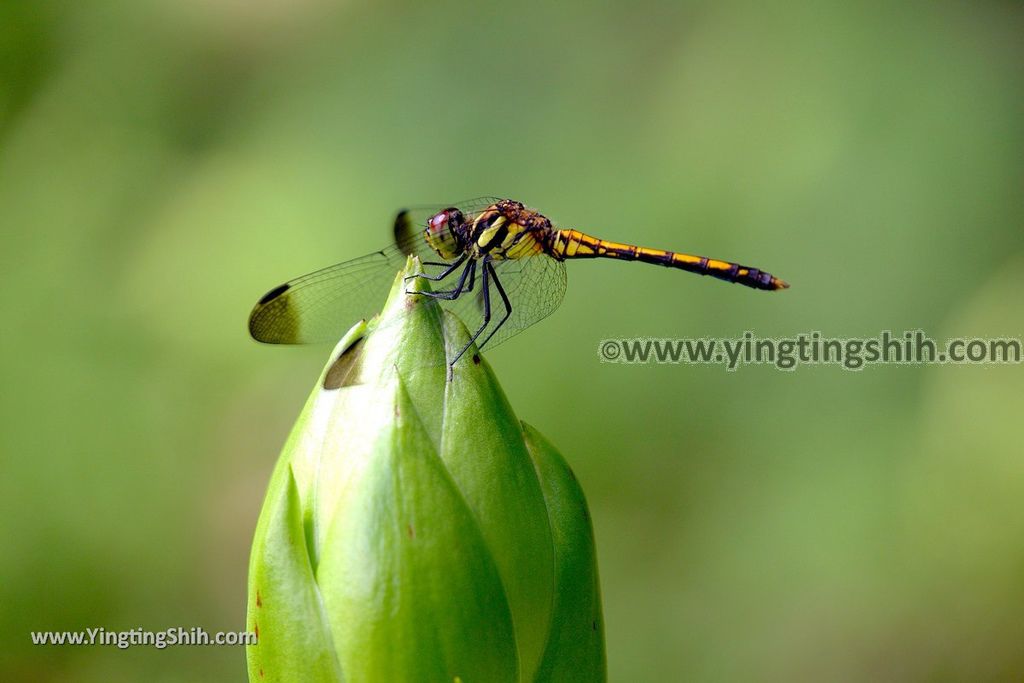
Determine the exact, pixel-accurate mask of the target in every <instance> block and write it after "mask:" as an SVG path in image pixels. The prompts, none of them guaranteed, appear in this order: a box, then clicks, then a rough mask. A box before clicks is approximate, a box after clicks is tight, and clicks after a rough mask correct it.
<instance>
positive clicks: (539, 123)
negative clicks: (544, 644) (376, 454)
mask: <svg viewBox="0 0 1024 683" xmlns="http://www.w3.org/2000/svg"><path fill="white" fill-rule="evenodd" d="M1022 29H1024V7H1022V5H1021V4H1020V3H1017V2H1010V1H1008V0H1004V1H1002V2H971V3H968V2H962V3H948V2H908V3H882V2H867V3H818V2H801V1H800V0H793V1H790V2H785V3H735V4H734V3H712V2H669V1H666V2H652V1H641V2H632V3H619V4H606V3H584V2H563V3H546V2H536V3H530V4H524V5H518V4H509V3H506V4H501V5H490V4H484V3H469V2H466V3H456V2H437V3H430V4H424V5H420V4H418V3H408V4H406V3H402V2H390V3H379V4H369V3H355V2H351V3H342V2H333V1H329V0H298V1H295V0H291V1H289V0H254V1H252V2H243V1H242V0H146V1H144V2H135V3H126V2H80V3H75V2H17V1H13V0H6V1H5V2H3V3H0V235H2V237H0V239H2V243H0V264H2V267H0V279H2V288H0V306H2V311H3V327H2V329H0V364H2V366H0V368H2V377H0V381H2V391H0V407H2V409H0V416H2V417H0V419H2V423H0V456H2V459H0V464H2V468H3V469H2V476H0V501H2V503H0V504H2V508H0V533H2V536H0V538H2V540H3V550H2V552H0V680H3V681H5V682H7V681H15V682H17V681H74V682H79V681H82V682H86V681H88V682H91V681H137V680H138V681H141V680H145V681H157V682H172V681H174V682H176V681H200V680H206V681H228V680H242V679H243V677H244V653H243V651H242V649H241V648H176V649H167V650H163V651H156V650H153V649H150V648H141V647H140V648H133V649H130V650H127V651H121V650H117V649H113V648H101V647H95V648H85V647H83V648H70V647H65V648H55V647H34V646H32V645H31V644H30V641H29V635H28V632H29V630H37V629H39V630H41V629H48V630H49V629H82V628H86V627H89V626H103V627H104V628H106V629H108V630H120V629H128V628H145V629H152V630H162V629H165V628H168V627H173V626H179V625H180V626H185V627H190V626H202V627H203V628H205V629H207V630H209V631H216V630H236V629H241V628H244V609H245V606H244V601H245V583H246V566H247V561H248V550H249V543H250V540H251V534H252V531H253V528H254V525H255V522H256V516H257V513H258V510H259V507H260V504H261V498H262V495H263V491H264V487H265V485H266V482H267V480H268V478H269V475H270V470H271V467H272V464H273V462H274V460H275V458H276V456H277V453H278V451H279V449H280V447H281V445H282V443H283V441H284V438H285V435H286V434H287V432H288V429H289V427H290V425H291V422H292V421H293V420H294V418H295V417H296V416H297V414H298V411H299V408H300V407H301V405H302V403H303V401H304V399H305V397H306V395H307V394H308V392H309V390H310V389H311V387H312V384H313V382H314V379H315V377H316V375H317V373H318V372H319V369H320V367H321V365H322V363H323V362H324V360H325V358H326V354H327V353H328V349H327V348H322V347H321V348H316V347H314V348H301V349H294V348H292V349H288V348H270V347H264V346H260V345H257V344H255V343H253V342H251V341H250V340H249V339H248V338H247V335H246V330H245V320H246V317H247V315H248V312H249V309H250V307H251V306H252V304H253V303H254V302H255V300H256V298H258V297H259V296H260V295H261V294H262V293H263V292H265V291H266V290H267V289H268V288H270V287H271V286H273V285H275V284H277V283H278V282H280V281H282V280H285V279H288V278H290V277H294V276H296V275H299V274H301V273H304V272H306V271H309V270H312V269H315V268H317V267H320V266H323V265H327V264H330V263H333V262H336V261H340V260H344V259H346V258H350V257H354V256H358V255H361V254H363V253H366V252H369V251H373V250H375V249H377V248H379V247H381V246H383V245H384V244H386V242H387V238H388V236H389V229H390V220H391V216H392V213H393V211H394V210H395V209H397V208H399V207H400V206H402V205H404V204H409V203H423V202H428V203H436V202H445V201H450V200H453V199H461V198H464V197H469V196H475V195H480V194H500V195H506V196H511V197H515V198H518V199H522V200H524V201H526V202H527V203H528V204H531V205H533V206H536V207H538V208H540V209H541V210H543V211H544V212H545V213H547V214H548V215H550V216H552V217H553V218H554V219H556V220H558V221H560V222H562V223H564V224H565V225H568V226H572V227H579V228H582V229H586V230H589V231H591V232H593V233H595V234H597V235H599V236H603V237H608V238H611V239H618V240H623V241H632V242H637V243H640V244H645V245H650V246H656V247H665V248H675V249H680V250H687V251H692V252H695V253H701V254H708V255H711V256H717V257H722V258H734V259H737V260H741V261H743V262H745V263H750V264H753V265H756V266H763V267H765V268H767V269H769V270H771V271H772V272H774V273H776V274H777V275H779V276H781V277H783V278H785V279H786V280H789V281H790V282H791V283H792V284H793V288H792V289H791V290H789V291H788V292H785V293H783V294H777V295H765V294H762V293H757V292H752V291H750V290H746V289H744V288H741V287H730V286H726V285H724V284H721V283H716V282H714V281H711V280H709V279H701V278H697V277H693V276H689V275H684V274H681V273H676V272H671V271H668V270H665V269H660V268H654V267H643V266H640V265H634V264H622V263H615V262H597V261H590V262H579V263H571V264H569V274H570V286H569V292H568V295H567V298H566V301H565V303H564V304H563V306H562V308H561V309H560V310H559V311H558V312H557V313H556V314H555V315H553V316H552V317H551V318H549V319H547V320H546V321H544V322H542V323H541V324H539V325H537V326H535V327H533V328H531V329H530V330H529V331H527V332H525V333H524V334H522V335H520V336H518V337H516V338H515V339H514V340H512V341H510V342H508V343H507V344H505V345H503V346H501V347H499V348H497V349H495V350H494V351H493V352H491V353H489V354H488V358H489V360H490V361H491V363H492V364H493V366H494V367H495V370H496V372H497V373H498V376H499V378H500V379H501V380H502V382H503V385H504V387H505V389H506V391H507V393H508V395H509V398H510V400H511V402H512V404H513V405H514V406H515V407H516V410H517V411H518V413H519V415H520V417H522V418H523V419H524V420H526V421H528V422H530V423H532V424H533V425H535V426H536V427H537V428H538V429H540V430H541V431H542V432H543V433H544V434H545V435H547V436H548V437H549V438H551V439H552V440H553V441H554V442H555V443H556V444H558V445H559V447H560V448H561V450H562V451H563V453H564V454H565V456H566V457H567V459H568V460H569V461H570V462H571V463H572V465H573V467H574V468H575V471H576V473H577V475H578V477H579V479H580V480H581V481H582V483H583V486H584V488H585V490H586V492H587V495H588V498H589V501H590V505H591V509H592V512H593V520H594V527H595V532H596V537H597V543H598V551H599V559H600V571H601V577H602V589H603V595H604V604H605V611H606V619H607V640H608V661H609V671H610V678H611V680H613V681H677V680H721V681H734V680H807V681H820V680H868V679H871V680H878V679H886V680H929V681H934V680H1010V679H1014V680H1020V678H1021V676H1022V674H1024V458H1022V455H1024V448H1022V437H1024V426H1022V420H1021V415H1022V413H1024V374H1022V370H1021V368H1020V366H1002V367H977V366H975V367H965V366H960V367H953V366H930V367H901V366H884V367H883V366H878V367H869V368H867V369H865V370H863V371H861V372H850V371H844V370H842V369H840V368H837V367H805V368H800V369H797V370H796V371H793V372H780V371H777V370H774V369H772V368H770V367H744V368H741V369H740V370H739V371H737V372H732V373H730V372H726V371H725V370H724V369H723V368H722V367H720V366H707V367H694V366H685V365H678V366H675V365H668V366H656V365H651V366H618V365H606V364H601V363H599V362H598V359H597V353H596V349H597V343H598V340H600V339H602V338H606V337H616V336H632V337H636V336H667V337H680V336H694V337H703V336H728V337H736V336H740V335H742V333H743V331H745V330H751V331H753V332H755V333H756V334H757V335H759V336H791V335H795V334H797V333H799V332H810V331H813V330H820V331H821V332H822V333H823V334H825V335H831V336H841V337H842V336H846V337H850V336H873V335H877V334H878V333H879V332H880V331H881V330H883V329H892V330H895V331H897V332H902V331H903V330H907V329H918V328H920V329H923V330H925V331H926V332H928V333H929V334H931V335H932V336H934V337H937V338H946V337H963V336H985V335H1011V336H1024V335H1022V332H1024V303H1022V302H1024V298H1022V295H1021V292H1022V291H1024V231H1022V227H1024V201H1022V196H1024V144H1022V143H1024V88H1022V85H1024V67H1022V64H1024V61H1022V53H1024V42H1022V41H1021V40H1020V36H1021V35H1024V31H1022ZM339 332H340V330H339Z"/></svg>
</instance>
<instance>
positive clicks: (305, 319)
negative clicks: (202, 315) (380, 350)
mask: <svg viewBox="0 0 1024 683" xmlns="http://www.w3.org/2000/svg"><path fill="white" fill-rule="evenodd" d="M409 254H413V255H416V256H419V257H420V259H421V260H431V259H434V260H437V254H436V253H435V252H434V251H433V250H432V249H431V248H430V246H429V245H428V244H427V243H426V241H425V240H424V239H423V237H422V235H415V234H410V235H409V236H407V237H406V238H404V239H403V240H402V241H401V242H398V243H396V244H394V245H392V246H390V247H387V248H385V249H381V250H380V251H377V252H374V253H372V254H367V255H366V256H361V257H359V258H356V259H352V260H351V261H345V262H343V263H338V264H335V265H333V266H329V267H327V268H323V269H321V270H317V271H314V272H312V273H309V274H307V275H303V276H302V277H298V278H295V279H294V280H289V281H288V282H286V283H284V284H283V285H278V286H277V287H275V288H274V289H272V290H270V291H269V292H267V293H266V294H264V295H263V298H261V299H260V300H259V302H258V303H257V304H256V306H255V308H253V310H252V313H251V314H250V315H249V334H251V335H252V337H253V339H255V340H257V341H261V342H264V343H266V344H312V343H317V342H330V341H337V340H338V339H339V338H340V337H341V335H342V334H344V332H345V330H347V329H348V328H349V327H350V326H351V325H353V324H355V322H356V321H358V320H360V319H363V320H366V319H369V318H370V317H372V316H374V315H376V313H377V312H378V311H379V310H380V307H381V306H382V305H383V304H384V299H385V297H386V296H387V293H388V290H389V289H390V287H391V284H392V283H393V282H394V279H395V276H396V275H397V274H398V271H399V270H401V269H402V268H403V267H404V266H405V260H406V256H407V255H409Z"/></svg>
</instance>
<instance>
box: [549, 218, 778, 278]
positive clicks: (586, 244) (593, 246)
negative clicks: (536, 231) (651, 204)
mask: <svg viewBox="0 0 1024 683" xmlns="http://www.w3.org/2000/svg"><path fill="white" fill-rule="evenodd" d="M548 252H549V253H550V254H551V255H552V256H554V257H555V258H557V259H571V258H614V259H621V260H623V261H640V262H642V263H653V264H656V265H661V266H667V267H669V268H679V269H680V270H685V271H688V272H691V273H698V274H700V275H710V276H711V277H715V278H718V279H719V280H725V281H726V282H735V283H737V284H741V285H745V286H747V287H753V288H754V289H764V290H775V289H786V288H787V287H789V285H788V284H787V283H785V282H783V281H782V280H780V279H778V278H777V277H775V276H773V275H772V274H771V273H766V272H765V271H763V270H760V269H758V268H752V267H750V266H743V265H740V264H738V263H733V262H731V261H720V260H718V259H712V258H707V257H706V256H693V255H692V254H681V253H679V252H674V251H665V250H664V249H650V248H648V247H638V246H635V245H632V244H622V243H620V242H609V241H608V240H602V239H598V238H596V237H591V236H590V235H587V234H585V233H582V232H580V231H579V230H558V231H555V232H554V233H553V234H552V238H551V240H550V243H549V246H548Z"/></svg>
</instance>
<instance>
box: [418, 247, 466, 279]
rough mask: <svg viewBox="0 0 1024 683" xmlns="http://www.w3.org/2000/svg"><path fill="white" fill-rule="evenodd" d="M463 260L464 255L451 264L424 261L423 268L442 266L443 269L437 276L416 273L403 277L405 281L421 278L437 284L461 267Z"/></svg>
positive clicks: (464, 258)
mask: <svg viewBox="0 0 1024 683" xmlns="http://www.w3.org/2000/svg"><path fill="white" fill-rule="evenodd" d="M465 260H466V254H465V253H463V254H462V255H461V256H459V258H457V259H455V260H454V261H452V262H451V263H438V262H436V261H424V262H423V263H422V264H421V265H424V266H444V267H445V269H444V270H443V271H442V272H440V273H438V274H437V275H427V274H426V273H416V274H415V275H407V276H406V277H405V279H406V280H411V279H413V278H414V277H421V278H423V279H425V280H432V281H434V282H438V281H440V280H443V279H445V278H446V277H448V276H449V275H451V274H452V272H454V271H455V269H456V268H458V267H459V266H461V265H462V262H463V261H465Z"/></svg>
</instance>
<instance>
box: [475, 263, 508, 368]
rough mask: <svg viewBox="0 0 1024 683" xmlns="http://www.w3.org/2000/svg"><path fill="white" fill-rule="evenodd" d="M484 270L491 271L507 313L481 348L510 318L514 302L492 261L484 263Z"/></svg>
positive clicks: (482, 344) (481, 346)
mask: <svg viewBox="0 0 1024 683" xmlns="http://www.w3.org/2000/svg"><path fill="white" fill-rule="evenodd" d="M484 270H486V271H490V274H491V280H492V281H493V282H494V286H495V288H497V290H498V294H500V295H501V302H502V303H503V304H505V315H504V316H503V317H502V319H501V320H499V321H498V324H497V325H495V326H494V329H492V330H491V333H490V334H488V335H487V337H486V338H485V339H484V341H483V343H481V344H480V348H483V347H485V346H487V342H489V341H491V337H493V336H494V333H495V332H497V331H498V330H499V329H500V328H501V326H502V325H504V324H505V321H507V320H508V318H509V316H510V315H512V304H511V302H509V300H508V295H507V294H505V288H504V287H502V286H501V281H500V280H498V274H497V273H496V272H494V266H493V265H491V262H490V261H488V262H486V263H485V264H484Z"/></svg>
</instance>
